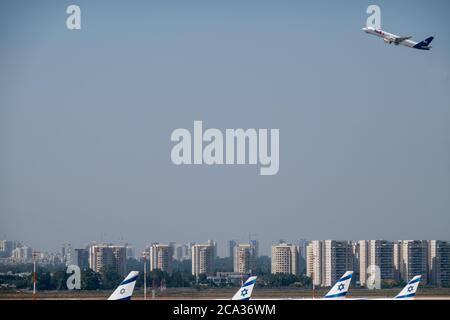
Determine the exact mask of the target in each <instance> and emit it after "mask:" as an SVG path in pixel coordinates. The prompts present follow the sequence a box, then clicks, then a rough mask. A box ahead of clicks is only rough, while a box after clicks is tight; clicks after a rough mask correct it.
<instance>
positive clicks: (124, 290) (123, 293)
mask: <svg viewBox="0 0 450 320" xmlns="http://www.w3.org/2000/svg"><path fill="white" fill-rule="evenodd" d="M138 275H139V271H131V272H130V273H129V274H128V276H127V277H126V278H125V279H124V280H123V281H122V282H121V283H120V285H119V286H118V287H117V288H116V290H114V292H113V293H112V294H111V295H110V296H109V298H108V300H130V299H131V296H132V295H133V290H134V285H135V284H136V280H137V278H138Z"/></svg>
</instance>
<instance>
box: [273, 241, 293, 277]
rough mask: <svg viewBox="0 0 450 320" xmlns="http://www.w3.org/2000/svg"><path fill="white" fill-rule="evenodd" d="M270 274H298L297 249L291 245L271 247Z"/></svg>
mask: <svg viewBox="0 0 450 320" xmlns="http://www.w3.org/2000/svg"><path fill="white" fill-rule="evenodd" d="M271 272H272V273H273V274H275V273H289V274H298V273H299V248H298V246H296V245H293V244H287V243H280V244H277V245H274V246H272V266H271Z"/></svg>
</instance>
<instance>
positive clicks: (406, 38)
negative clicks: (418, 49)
mask: <svg viewBox="0 0 450 320" xmlns="http://www.w3.org/2000/svg"><path fill="white" fill-rule="evenodd" d="M411 38H412V37H411V36H408V37H397V38H395V40H394V43H397V44H398V43H401V42H403V41H405V40H409V39H411Z"/></svg>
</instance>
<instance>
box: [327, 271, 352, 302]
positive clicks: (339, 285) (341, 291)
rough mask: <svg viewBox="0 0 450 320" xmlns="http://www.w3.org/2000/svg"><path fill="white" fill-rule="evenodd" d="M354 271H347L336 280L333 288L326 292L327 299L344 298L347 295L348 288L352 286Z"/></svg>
mask: <svg viewBox="0 0 450 320" xmlns="http://www.w3.org/2000/svg"><path fill="white" fill-rule="evenodd" d="M352 276H353V271H347V272H345V273H344V275H343V276H342V277H341V278H340V279H339V280H338V281H337V282H336V284H335V285H334V286H333V288H331V290H330V291H328V293H327V294H326V296H325V298H326V299H343V298H345V296H346V295H347V292H348V288H349V287H350V282H351V281H352Z"/></svg>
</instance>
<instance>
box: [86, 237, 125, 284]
mask: <svg viewBox="0 0 450 320" xmlns="http://www.w3.org/2000/svg"><path fill="white" fill-rule="evenodd" d="M126 256H127V248H126V246H114V245H107V244H103V245H92V246H91V247H90V248H89V267H90V268H91V269H92V270H94V271H95V272H103V271H104V270H105V269H109V270H112V271H115V272H117V273H118V274H119V275H121V276H125V275H126V271H127V259H126Z"/></svg>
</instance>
